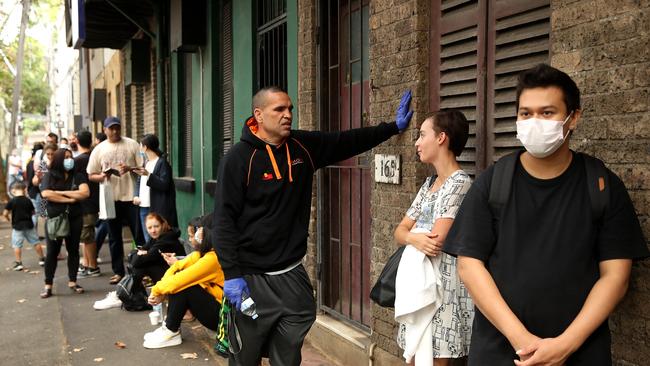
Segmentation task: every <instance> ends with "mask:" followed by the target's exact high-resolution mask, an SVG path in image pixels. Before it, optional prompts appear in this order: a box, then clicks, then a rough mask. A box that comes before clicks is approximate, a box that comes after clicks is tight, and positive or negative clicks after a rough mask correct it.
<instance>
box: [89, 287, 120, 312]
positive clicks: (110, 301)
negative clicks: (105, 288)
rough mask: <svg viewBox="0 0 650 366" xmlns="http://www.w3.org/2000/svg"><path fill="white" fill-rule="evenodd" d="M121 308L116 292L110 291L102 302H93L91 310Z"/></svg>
mask: <svg viewBox="0 0 650 366" xmlns="http://www.w3.org/2000/svg"><path fill="white" fill-rule="evenodd" d="M120 306H122V301H121V300H120V299H119V298H118V297H117V292H115V291H111V292H109V293H108V294H107V295H106V297H105V298H104V299H102V300H97V301H95V304H94V305H93V308H94V309H95V310H106V309H110V308H119V307H120Z"/></svg>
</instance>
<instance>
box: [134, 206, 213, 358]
mask: <svg viewBox="0 0 650 366" xmlns="http://www.w3.org/2000/svg"><path fill="white" fill-rule="evenodd" d="M202 224H203V226H202V227H201V228H199V229H198V230H197V233H196V236H195V239H196V241H197V242H198V248H197V250H196V251H194V252H192V254H190V255H189V256H187V257H185V258H184V259H181V260H179V261H177V262H175V263H174V264H172V265H171V267H169V269H168V270H167V272H165V275H164V276H163V278H162V279H161V280H160V281H158V283H156V285H155V286H154V287H153V288H152V289H151V295H150V296H149V304H151V305H158V304H160V303H161V302H162V301H163V300H164V299H165V297H166V298H167V301H168V306H167V317H166V318H165V321H164V323H163V325H162V326H161V327H160V328H158V329H156V330H154V331H153V332H149V333H147V334H145V335H144V343H143V344H142V345H143V346H144V347H145V348H163V347H170V346H175V345H178V344H181V342H182V339H181V334H180V325H181V321H182V319H183V315H184V314H185V312H186V311H187V310H191V312H192V314H194V316H195V317H196V319H197V320H198V321H199V322H200V323H201V324H202V325H203V326H205V327H206V328H209V329H211V330H214V331H216V330H217V329H218V327H219V311H220V310H221V301H222V298H223V282H224V275H223V271H222V270H221V265H220V264H219V260H218V259H217V254H216V253H215V251H214V249H213V248H212V238H211V236H212V235H211V228H212V215H207V216H205V217H204V218H203V220H202Z"/></svg>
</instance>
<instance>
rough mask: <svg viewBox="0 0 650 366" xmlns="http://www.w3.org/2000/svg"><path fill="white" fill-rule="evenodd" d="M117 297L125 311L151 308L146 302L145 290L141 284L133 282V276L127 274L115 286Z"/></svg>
mask: <svg viewBox="0 0 650 366" xmlns="http://www.w3.org/2000/svg"><path fill="white" fill-rule="evenodd" d="M116 292H117V297H118V298H119V299H120V301H122V307H123V308H124V310H126V311H144V310H151V309H152V307H151V305H149V303H147V292H146V290H145V289H144V287H142V286H141V285H138V284H136V283H135V278H134V277H133V276H132V275H130V274H128V275H126V276H124V277H123V278H122V279H121V280H120V282H118V283H117V286H116Z"/></svg>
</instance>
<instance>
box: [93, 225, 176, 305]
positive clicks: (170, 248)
mask: <svg viewBox="0 0 650 366" xmlns="http://www.w3.org/2000/svg"><path fill="white" fill-rule="evenodd" d="M145 222H146V225H147V231H148V232H149V236H150V239H149V241H148V242H147V243H146V244H145V245H143V246H140V247H138V248H137V249H135V250H133V251H131V253H130V254H129V256H128V261H129V265H130V267H131V268H130V271H131V275H132V276H133V286H134V288H133V289H132V291H133V292H137V291H139V290H140V289H136V286H142V279H143V278H144V277H145V276H149V277H150V278H151V280H152V281H153V282H154V283H156V282H158V281H160V279H161V278H162V277H163V275H164V274H165V271H167V269H169V265H168V264H167V262H166V261H165V259H164V258H163V256H162V255H161V253H173V254H174V255H185V249H184V248H183V245H182V244H181V242H180V241H179V240H178V237H179V236H180V232H179V231H178V230H176V229H172V228H171V227H170V226H169V223H167V221H166V220H165V219H164V218H163V217H162V216H160V215H159V214H157V213H155V212H150V213H149V214H148V215H147V217H146V218H145ZM114 293H115V291H111V292H110V293H109V294H108V295H107V296H106V298H105V299H104V300H100V301H97V302H95V306H94V307H95V309H97V310H103V309H108V308H111V307H119V306H120V305H121V304H122V303H121V302H120V300H119V299H118V298H117V295H116V294H115V295H113V294H114Z"/></svg>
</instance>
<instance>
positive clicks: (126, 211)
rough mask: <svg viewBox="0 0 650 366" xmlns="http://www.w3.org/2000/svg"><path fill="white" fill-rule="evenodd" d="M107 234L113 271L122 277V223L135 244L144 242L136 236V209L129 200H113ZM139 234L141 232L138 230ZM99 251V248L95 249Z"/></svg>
mask: <svg viewBox="0 0 650 366" xmlns="http://www.w3.org/2000/svg"><path fill="white" fill-rule="evenodd" d="M107 222H108V228H109V235H108V248H109V250H110V252H111V267H112V269H113V273H115V274H117V275H120V276H122V277H124V273H125V272H124V241H123V240H122V223H123V222H126V223H127V225H128V226H129V229H130V230H131V235H132V236H133V238H135V242H136V244H137V245H142V244H144V240H142V239H139V238H138V233H139V232H138V227H137V226H138V211H137V207H136V206H135V205H134V204H133V203H131V202H123V201H115V218H114V219H110V220H107ZM140 236H142V233H141V232H140ZM97 252H99V250H97Z"/></svg>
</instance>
